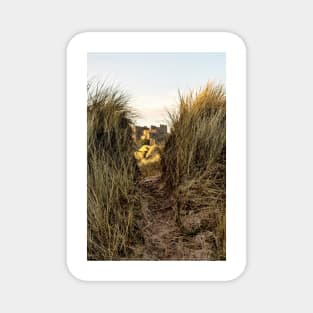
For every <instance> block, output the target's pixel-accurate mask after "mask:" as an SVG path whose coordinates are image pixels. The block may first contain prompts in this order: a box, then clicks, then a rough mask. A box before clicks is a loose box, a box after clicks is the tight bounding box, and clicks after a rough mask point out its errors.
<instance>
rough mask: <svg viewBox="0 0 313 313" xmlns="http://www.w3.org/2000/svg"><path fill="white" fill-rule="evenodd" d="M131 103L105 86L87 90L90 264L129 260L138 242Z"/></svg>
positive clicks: (90, 87)
mask: <svg viewBox="0 0 313 313" xmlns="http://www.w3.org/2000/svg"><path fill="white" fill-rule="evenodd" d="M132 117H133V113H132V111H131V110H130V108H129V107H128V98H127V96H126V95H125V94H123V93H122V92H120V91H118V90H116V89H114V88H107V87H104V86H103V85H93V86H89V88H88V259H89V260H104V259H118V258H120V257H126V256H127V254H128V253H129V251H128V248H129V247H130V246H131V245H132V242H133V241H134V240H136V236H140V234H138V231H137V230H136V229H137V227H136V224H135V220H134V216H135V214H136V212H137V210H138V208H139V207H140V202H139V198H138V193H137V191H136V187H135V182H136V176H137V174H138V168H137V165H136V162H135V160H134V157H133V151H134V147H133V140H132V130H131V126H132V121H131V119H132Z"/></svg>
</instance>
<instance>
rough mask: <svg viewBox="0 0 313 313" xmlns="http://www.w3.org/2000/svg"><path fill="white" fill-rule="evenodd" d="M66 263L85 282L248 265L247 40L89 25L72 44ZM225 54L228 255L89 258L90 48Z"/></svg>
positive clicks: (217, 275) (203, 277)
mask: <svg viewBox="0 0 313 313" xmlns="http://www.w3.org/2000/svg"><path fill="white" fill-rule="evenodd" d="M66 50H67V127H66V130H67V176H66V181H67V231H66V233H67V268H68V271H69V272H70V273H71V275H72V276H74V277H75V278H77V279H78V280H83V281H232V280H235V279H237V278H238V277H241V276H242V274H243V273H244V272H245V269H246V261H247V260H246V44H245V42H244V40H243V39H242V38H241V37H240V36H239V35H237V34H235V33H230V32H82V33H78V34H76V35H74V36H73V37H72V38H71V39H70V40H69V42H68V44H67V48H66ZM88 52H208V53H210V52H224V53H226V95H227V100H226V101H227V105H226V125H227V126H226V144H227V148H226V154H227V155H226V158H227V160H226V261H87V188H86V186H87V145H86V142H87V110H86V103H87V92H86V83H87V53H88Z"/></svg>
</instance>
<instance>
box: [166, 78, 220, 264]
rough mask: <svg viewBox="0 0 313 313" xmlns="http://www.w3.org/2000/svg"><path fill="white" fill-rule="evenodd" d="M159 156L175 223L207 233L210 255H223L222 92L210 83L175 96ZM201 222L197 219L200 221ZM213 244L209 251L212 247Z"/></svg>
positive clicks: (217, 86)
mask: <svg viewBox="0 0 313 313" xmlns="http://www.w3.org/2000/svg"><path fill="white" fill-rule="evenodd" d="M169 115H170V121H171V125H172V127H171V132H170V134H169V136H168V139H167V141H166V143H165V147H164V150H163V153H162V155H161V164H162V173H163V174H162V178H163V181H164V184H165V188H166V190H168V192H169V193H171V194H172V195H174V198H175V200H176V214H177V223H178V224H179V225H180V226H181V229H182V230H183V231H184V232H185V233H186V234H189V235H195V234H197V233H200V232H204V231H205V232H206V233H207V235H208V236H209V237H208V238H207V241H208V242H211V243H212V244H211V248H212V247H213V248H212V249H213V251H214V255H211V256H210V258H212V259H225V257H226V218H225V214H226V95H225V90H224V87H223V86H221V85H213V84H212V83H208V84H207V85H206V87H205V88H203V89H201V90H199V91H198V92H193V91H191V92H190V93H189V94H187V95H180V96H179V105H178V110H177V111H175V112H171V113H170V114H169ZM199 221H200V222H199ZM212 249H211V250H212Z"/></svg>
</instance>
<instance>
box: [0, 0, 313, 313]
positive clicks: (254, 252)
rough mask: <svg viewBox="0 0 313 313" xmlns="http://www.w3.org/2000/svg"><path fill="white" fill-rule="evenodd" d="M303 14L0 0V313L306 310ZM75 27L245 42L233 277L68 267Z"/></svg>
mask: <svg viewBox="0 0 313 313" xmlns="http://www.w3.org/2000/svg"><path fill="white" fill-rule="evenodd" d="M311 18H312V9H311V8H310V1H296V2H295V1H259V2H256V1H215V2H211V1H198V0H194V1H192V2H190V3H189V4H188V6H187V5H184V4H182V1H171V2H169V1H154V2H151V1H136V0H133V1H124V2H122V1H111V2H108V1H85V2H83V1H73V0H71V1H59V2H52V1H50V2H46V1H33V0H30V1H2V2H1V7H0V23H1V27H0V33H1V36H0V38H1V50H0V51H1V58H0V77H1V85H0V86H1V111H0V136H1V147H2V149H1V154H0V158H1V160H0V188H1V189H0V190H1V197H0V207H1V211H0V212H1V217H0V241H1V242H0V244H1V267H0V279H1V288H2V291H1V302H0V308H1V311H3V312H28V311H29V312H58V311H64V312H87V311H88V312H93V311H95V310H98V309H100V310H101V311H105V312H128V311H131V312H202V311H207V312H210V311H212V312H213V311H214V312H217V311H218V312H232V311H236V312H237V311H238V312H268V311H269V312H277V311H286V310H287V309H288V310H290V312H296V311H299V312H309V311H312V302H311V299H310V298H309V296H311V295H312V292H310V285H311V280H312V267H311V266H312V261H313V260H312V247H311V246H312V243H311V239H312V228H311V224H312V210H313V205H312V204H313V203H312V183H311V177H312V174H313V173H312V159H313V155H312V133H313V126H312V122H311V120H312V113H313V110H312V105H313V101H312V71H313V68H312V63H313V62H312V56H313V49H312V30H311V29H312V19H311ZM310 28H311V29H310ZM86 30H116V31H117V30H123V31H125V30H146V31H149V30H159V31H162V30H164V31H165V30H172V31H176V30H177V31H183V30H188V31H192V30H194V31H196V30H207V31H216V30H223V31H232V32H235V33H237V34H239V35H241V36H242V38H244V40H245V42H246V44H247V46H248V225H249V226H248V235H249V236H248V267H247V270H246V272H245V274H244V275H243V276H241V277H240V278H239V279H237V280H235V281H233V282H230V283H202V284H200V283H194V284H177V283H176V284H175V283H171V284H165V283H158V284H153V283H148V284H147V283H146V284H142V283H141V284H140V283H128V284H117V283H111V284H105V283H83V282H80V281H77V280H75V279H74V278H73V277H71V276H70V275H69V273H68V271H67V269H66V266H65V89H66V85H65V47H66V44H67V42H68V41H69V39H70V38H71V37H72V36H73V35H74V34H76V33H78V32H81V31H86Z"/></svg>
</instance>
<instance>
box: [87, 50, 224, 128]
mask: <svg viewBox="0 0 313 313" xmlns="http://www.w3.org/2000/svg"><path fill="white" fill-rule="evenodd" d="M91 78H92V79H98V80H102V81H103V80H104V81H107V82H108V83H109V84H112V83H113V84H114V85H118V86H120V87H121V88H123V89H124V90H125V91H126V92H127V93H128V94H129V95H130V96H131V105H132V106H133V107H134V108H135V110H136V112H137V113H138V114H139V115H140V117H139V118H138V119H137V124H138V125H147V126H150V125H151V124H154V125H158V124H160V123H167V112H166V110H167V109H169V110H171V109H173V108H175V107H176V104H177V99H178V90H180V91H181V92H183V93H186V92H188V91H189V90H190V89H199V88H200V87H203V86H205V84H206V83H207V82H208V81H209V80H212V81H214V82H216V83H222V84H225V81H226V55H225V53H88V79H91Z"/></svg>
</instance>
